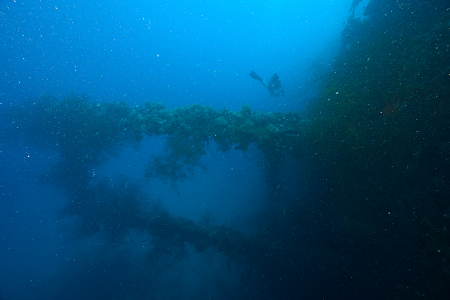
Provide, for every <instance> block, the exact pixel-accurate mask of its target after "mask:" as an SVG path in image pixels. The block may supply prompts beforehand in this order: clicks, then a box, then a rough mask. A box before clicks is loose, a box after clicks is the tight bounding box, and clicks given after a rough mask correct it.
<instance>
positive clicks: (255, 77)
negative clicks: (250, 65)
mask: <svg viewBox="0 0 450 300" xmlns="http://www.w3.org/2000/svg"><path fill="white" fill-rule="evenodd" d="M248 75H250V77H251V78H253V79H256V80H258V81H262V78H261V77H259V76H258V75H257V74H256V73H255V71H253V70H252V72H251V73H250V74H248Z"/></svg>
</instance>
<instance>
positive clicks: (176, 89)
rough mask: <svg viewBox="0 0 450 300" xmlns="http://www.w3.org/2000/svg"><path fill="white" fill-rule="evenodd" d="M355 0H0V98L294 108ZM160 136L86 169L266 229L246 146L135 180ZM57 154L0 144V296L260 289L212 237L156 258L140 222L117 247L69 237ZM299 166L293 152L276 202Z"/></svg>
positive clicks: (173, 206) (212, 216)
mask: <svg viewBox="0 0 450 300" xmlns="http://www.w3.org/2000/svg"><path fill="white" fill-rule="evenodd" d="M351 3H352V0H345V1H331V0H321V1H288V0H279V1H266V0H262V1H257V0H248V1H246V0H243V1H240V0H239V1H235V0H232V1H179V0H174V1H115V2H114V1H113V2H111V1H95V2H93V1H77V2H76V3H69V2H67V1H60V0H58V1H36V0H34V1H26V2H22V1H15V0H14V1H1V3H0V44H1V48H0V64H1V72H0V110H2V111H3V110H4V109H6V108H7V107H9V106H11V105H15V106H20V105H22V103H25V101H27V100H31V101H38V99H39V96H40V95H47V94H50V95H54V96H56V97H57V98H58V99H61V98H63V97H64V96H66V95H70V94H72V93H74V92H76V93H77V94H79V95H82V94H88V96H89V97H90V99H92V100H93V101H97V102H105V103H106V102H111V101H116V102H120V101H126V102H128V104H129V105H130V106H131V107H134V106H136V105H143V104H144V103H145V102H146V101H152V102H162V103H164V105H165V106H166V107H168V108H176V107H181V106H185V105H191V104H194V103H199V104H202V105H207V106H211V107H213V108H214V109H220V108H222V107H226V108H228V109H230V110H233V111H237V110H240V108H241V106H242V105H244V104H248V105H250V106H251V107H252V109H253V110H261V111H263V112H286V111H297V112H302V111H304V109H305V105H306V104H307V103H308V101H311V99H314V97H315V96H317V92H318V86H317V83H316V81H315V79H316V78H317V77H316V76H317V75H320V74H317V72H319V73H320V72H326V71H327V70H328V67H329V64H330V63H331V62H332V61H333V57H334V55H336V54H337V53H338V48H339V45H340V44H339V42H340V34H341V32H342V30H343V29H344V28H345V26H346V21H347V18H348V17H349V15H350V13H349V9H350V6H351ZM365 4H366V3H365V2H363V3H362V4H361V5H362V6H364V5H365ZM360 9H361V8H359V9H358V10H357V14H356V16H359V15H358V14H360V13H361V12H360ZM251 70H254V71H255V72H256V73H257V74H258V75H259V76H261V77H262V78H263V79H264V80H265V81H268V80H269V79H270V77H271V76H272V75H273V74H274V73H277V74H278V75H279V76H280V78H281V80H282V82H283V85H284V89H285V97H282V98H281V97H280V98H273V97H270V94H269V92H268V91H267V89H265V88H264V87H263V86H262V85H261V84H260V83H259V82H257V81H255V80H253V79H252V78H251V77H249V76H248V74H249V73H250V71H251ZM2 122H3V123H2V128H5V127H6V126H10V125H11V124H5V123H4V121H2ZM165 138H166V137H164V136H163V137H145V139H144V141H143V142H142V143H140V144H139V145H138V146H137V147H133V145H126V146H125V147H123V148H121V150H120V152H119V153H117V154H116V155H115V156H113V157H110V158H109V159H107V160H105V161H104V162H103V163H102V164H100V165H98V166H95V167H93V168H92V169H91V170H90V171H89V172H90V175H91V176H92V178H111V179H110V180H111V181H112V182H113V181H114V180H115V178H118V177H120V176H126V178H128V179H126V180H127V181H129V182H130V183H131V182H139V183H141V184H143V185H144V190H145V191H146V192H148V193H149V195H150V197H151V198H152V200H154V201H157V202H158V203H160V205H161V206H162V207H163V208H164V209H165V210H167V211H168V212H169V213H170V214H171V215H172V216H174V217H182V218H187V219H190V220H193V221H196V222H206V223H208V224H212V225H225V226H227V227H230V228H233V229H236V230H239V231H241V232H243V233H245V234H251V233H255V232H258V231H259V230H261V228H260V227H261V224H263V223H264V222H265V221H267V220H266V219H264V218H265V214H264V213H265V212H267V210H272V209H276V207H277V205H278V204H279V203H277V202H276V201H275V202H274V200H273V197H269V194H270V193H273V191H270V190H268V189H267V185H266V182H267V178H265V174H264V172H263V171H262V169H261V160H262V155H261V153H260V152H258V150H257V149H256V148H255V147H250V150H249V151H248V152H247V153H242V152H241V151H234V150H232V151H230V152H228V153H222V152H216V151H215V150H214V149H215V147H216V146H215V145H214V144H212V145H211V149H209V150H208V152H207V153H206V155H204V156H203V157H202V160H201V163H202V165H204V166H205V167H206V169H207V171H204V170H202V169H201V168H196V169H195V170H194V174H193V177H192V178H191V179H189V180H186V181H184V182H180V183H178V187H177V190H174V189H173V188H171V186H170V183H164V182H161V181H160V180H158V179H149V180H146V181H145V182H144V181H143V179H142V175H143V173H144V169H145V165H146V163H147V161H148V158H149V157H150V156H151V155H157V154H159V153H161V152H162V151H163V147H164V139H165ZM57 161H59V157H58V154H57V153H56V152H55V151H53V150H52V149H45V148H44V149H42V148H38V147H36V146H33V145H30V144H28V143H27V141H26V140H16V141H15V142H14V144H11V143H4V142H1V143H0V166H1V167H0V197H1V201H0V299H213V298H215V299H261V296H262V295H261V294H259V291H258V282H257V281H258V279H256V278H255V277H254V276H253V277H252V276H251V274H253V273H252V272H254V271H255V269H254V268H255V267H252V266H250V265H249V264H247V263H246V262H245V261H234V260H233V261H230V260H229V259H228V258H227V257H226V256H225V255H223V254H221V253H220V252H219V251H217V250H215V249H210V250H207V251H204V252H198V251H196V250H195V249H194V247H193V246H191V245H186V249H185V250H184V251H185V252H184V253H183V254H182V255H181V254H180V255H177V253H176V251H177V250H168V251H169V252H170V251H174V252H170V253H169V254H167V253H166V254H164V251H162V250H161V251H160V252H158V251H153V252H150V253H153V256H151V255H150V254H149V250H150V249H151V247H152V245H153V244H152V243H153V242H152V237H150V236H145V234H144V235H143V234H142V233H140V232H134V231H132V232H130V233H128V236H127V237H126V238H124V239H123V240H121V241H120V243H119V242H114V243H112V244H111V243H109V242H108V241H107V240H105V238H104V237H102V236H100V235H93V236H90V237H77V236H76V234H74V233H73V231H72V230H71V228H73V227H74V224H76V222H77V220H76V218H61V217H59V216H58V212H59V211H60V210H61V209H62V208H63V207H64V206H65V205H66V201H67V199H68V196H67V195H66V194H65V193H64V192H62V191H61V190H58V188H56V187H54V186H52V185H46V184H43V183H42V182H41V181H40V180H39V177H40V176H41V175H43V174H45V173H46V172H48V171H49V168H50V167H51V166H52V165H53V164H54V163H55V162H57ZM302 176H304V175H302V174H301V173H299V172H297V171H296V170H293V169H291V168H290V166H289V164H287V165H286V166H285V168H284V174H282V178H283V179H282V180H281V181H282V184H283V186H282V187H281V188H280V191H279V193H280V195H279V197H278V199H283V194H289V193H293V192H294V191H293V189H294V187H298V184H299V182H301V181H302ZM300 191H301V189H296V190H295V193H299V192H300ZM300 196H301V195H300ZM300 196H299V197H300ZM280 201H282V200H280ZM336 222H340V220H337V221H336ZM168 248H169V246H168ZM155 253H159V256H158V255H157V254H155ZM149 256H150V257H149Z"/></svg>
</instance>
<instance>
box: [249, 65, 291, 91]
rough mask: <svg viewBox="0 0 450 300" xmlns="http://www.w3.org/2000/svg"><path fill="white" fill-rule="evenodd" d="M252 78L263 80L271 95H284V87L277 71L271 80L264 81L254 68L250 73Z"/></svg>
mask: <svg viewBox="0 0 450 300" xmlns="http://www.w3.org/2000/svg"><path fill="white" fill-rule="evenodd" d="M248 75H250V77H251V78H253V79H255V80H258V81H259V82H261V83H262V84H263V85H264V86H265V87H266V88H267V89H268V90H269V92H270V97H272V96H273V97H284V89H283V85H282V84H281V80H280V77H278V75H277V73H275V74H273V76H272V78H270V81H269V82H267V83H266V82H264V81H263V80H262V78H261V77H259V76H258V75H257V74H256V73H255V71H253V70H252V72H251V73H250V74H248Z"/></svg>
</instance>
